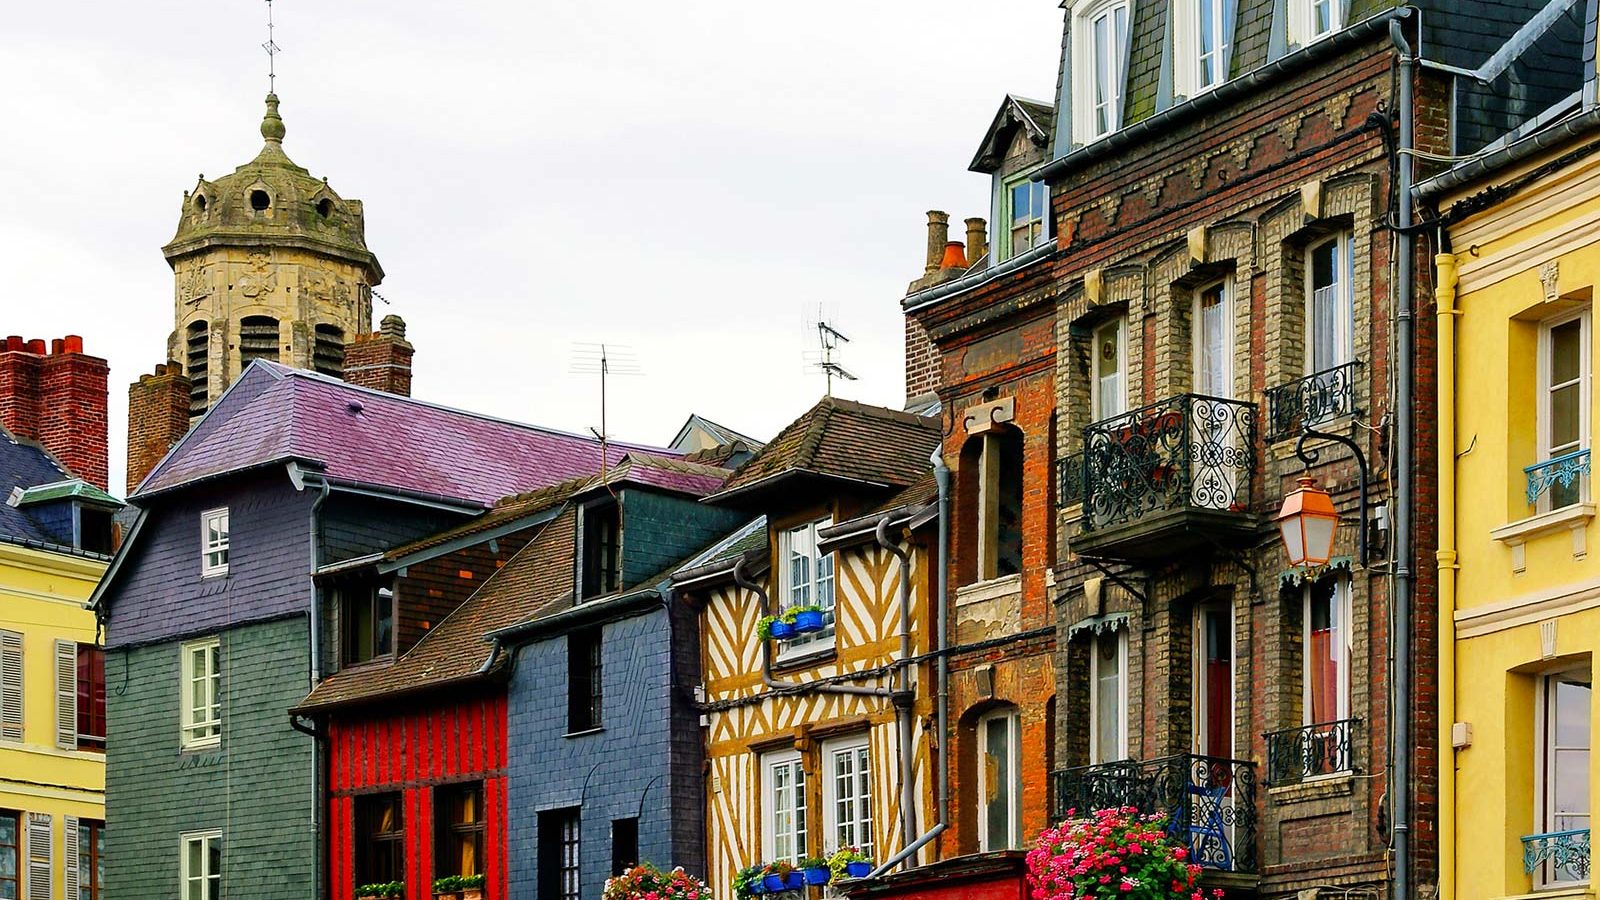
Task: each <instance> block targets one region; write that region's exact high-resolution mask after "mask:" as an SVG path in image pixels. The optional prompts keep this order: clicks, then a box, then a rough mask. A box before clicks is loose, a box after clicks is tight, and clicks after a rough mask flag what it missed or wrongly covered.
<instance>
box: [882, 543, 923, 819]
mask: <svg viewBox="0 0 1600 900" xmlns="http://www.w3.org/2000/svg"><path fill="white" fill-rule="evenodd" d="M891 518H893V517H892V516H887V515H886V516H884V517H883V518H881V519H879V520H878V527H877V528H875V529H873V532H872V535H873V537H874V538H876V539H877V541H878V546H880V547H882V548H883V549H885V550H888V551H889V552H890V553H893V554H894V555H895V558H897V559H899V560H900V667H899V671H898V672H897V673H896V674H895V691H896V694H897V696H896V697H895V700H894V717H895V724H897V725H898V726H899V728H900V846H902V847H909V846H911V844H912V842H913V840H914V838H913V837H912V836H913V835H915V834H916V833H917V804H916V802H915V801H916V796H915V795H916V778H915V776H914V775H913V771H914V770H913V768H912V762H913V760H912V758H911V746H912V745H911V714H912V709H911V704H912V697H911V664H910V662H909V660H910V659H911V554H910V553H907V552H906V551H905V550H904V549H903V548H902V547H901V546H900V544H899V543H898V542H896V541H894V540H891V539H890V538H889V520H890V519H891Z"/></svg>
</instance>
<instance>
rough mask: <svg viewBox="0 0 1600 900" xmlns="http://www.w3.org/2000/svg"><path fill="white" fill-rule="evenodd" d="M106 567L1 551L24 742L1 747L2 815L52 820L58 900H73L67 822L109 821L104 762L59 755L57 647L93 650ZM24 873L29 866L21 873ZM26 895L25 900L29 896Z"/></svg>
mask: <svg viewBox="0 0 1600 900" xmlns="http://www.w3.org/2000/svg"><path fill="white" fill-rule="evenodd" d="M105 568H106V564H105V563H104V562H102V561H98V560H92V559H85V558H82V557H77V556H72V555H68V554H62V553H52V552H46V551H42V550H35V549H30V548H25V547H19V546H15V545H11V544H5V543H0V629H5V630H7V631H17V632H20V633H21V634H22V635H23V646H22V664H23V712H22V715H23V722H22V727H23V741H22V743H21V744H20V745H18V744H15V743H10V742H4V741H0V809H7V810H15V811H20V812H22V813H24V816H23V824H24V827H26V822H27V816H26V814H27V813H30V812H42V813H47V814H49V815H50V816H51V817H52V821H51V832H52V838H53V850H52V853H51V859H52V865H53V869H54V872H53V876H52V879H51V880H52V882H53V884H54V889H53V893H52V896H53V897H55V898H56V900H76V898H67V897H66V894H65V879H64V877H63V871H64V870H63V866H65V865H74V866H75V865H76V864H77V861H76V860H72V861H70V862H69V861H68V860H67V859H66V848H65V832H64V829H65V824H66V820H65V817H66V816H76V817H78V818H83V819H98V820H102V821H103V820H104V819H105V754H103V753H96V752H86V751H77V750H61V749H58V748H57V747H56V733H55V714H56V700H55V664H54V660H55V642H56V640H58V639H60V640H69V641H74V642H78V643H86V644H92V643H94V642H95V621H94V614H93V613H91V612H90V611H89V610H88V609H86V608H85V607H84V602H85V601H86V600H87V599H88V598H89V594H90V592H91V591H93V590H94V586H95V583H96V582H97V581H98V580H99V579H100V575H101V574H102V573H103V572H104V571H105ZM23 869H24V871H25V870H26V860H24V865H23ZM27 895H28V894H27V892H26V888H25V887H24V889H23V896H27Z"/></svg>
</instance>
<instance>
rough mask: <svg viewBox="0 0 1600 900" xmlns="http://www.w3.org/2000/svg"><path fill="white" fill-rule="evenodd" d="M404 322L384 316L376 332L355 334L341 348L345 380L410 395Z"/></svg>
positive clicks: (409, 347) (408, 358)
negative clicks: (353, 337) (342, 349)
mask: <svg viewBox="0 0 1600 900" xmlns="http://www.w3.org/2000/svg"><path fill="white" fill-rule="evenodd" d="M413 352H414V350H413V348H412V346H411V344H409V343H408V342H407V341H406V322H405V320H404V319H402V318H400V317H399V316H395V315H389V316H384V317H383V321H382V322H380V323H379V325H378V331H377V333H375V334H358V335H356V336H355V339H354V340H353V341H351V342H350V343H349V344H346V345H345V348H344V380H345V381H348V382H350V383H351V384H355V385H360V386H361V387H367V388H374V389H376V390H380V391H387V392H389V393H391V394H399V395H401V396H402V397H409V396H411V355H412V353H413Z"/></svg>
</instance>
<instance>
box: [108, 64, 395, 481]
mask: <svg viewBox="0 0 1600 900" xmlns="http://www.w3.org/2000/svg"><path fill="white" fill-rule="evenodd" d="M284 134H285V128H284V124H283V119H282V118H281V117H280V116H279V114H278V96H277V94H268V95H267V112H266V116H265V117H264V118H263V119H262V121H261V137H262V138H263V139H264V141H265V142H264V143H263V145H262V147H261V152H260V153H258V154H257V155H256V158H255V159H253V160H251V161H250V162H248V163H245V164H244V165H242V166H240V167H238V168H237V169H235V170H234V171H233V172H232V173H231V174H228V175H224V176H222V177H221V178H218V179H216V180H215V181H207V180H206V179H205V177H204V176H201V178H200V180H199V182H198V183H197V184H196V185H195V187H194V189H193V190H191V191H188V192H186V193H185V194H184V198H183V209H182V211H181V213H180V215H179V219H178V232H177V234H176V235H175V236H174V237H173V238H172V241H171V242H170V243H168V244H167V245H166V246H165V247H163V248H162V253H163V254H164V255H165V256H166V258H167V263H168V264H169V265H171V266H172V272H173V281H174V285H175V290H174V299H173V307H174V315H173V330H172V334H171V336H170V337H168V338H167V360H168V362H167V363H166V364H165V365H163V366H157V367H156V371H155V374H153V375H145V376H142V377H141V378H140V380H139V381H138V382H137V383H135V384H134V385H133V386H132V387H131V388H130V390H129V404H128V490H129V492H130V493H131V492H132V491H133V489H134V488H135V487H136V486H137V485H138V483H139V482H140V481H141V480H143V478H144V476H145V475H146V474H147V473H148V472H149V471H150V469H151V468H153V467H154V466H155V464H156V463H157V462H159V461H160V459H161V457H162V456H163V455H164V454H165V453H166V451H167V450H168V449H169V448H170V447H171V446H172V444H173V443H175V442H176V441H177V440H178V439H179V438H181V437H182V436H183V434H184V433H185V432H186V431H187V430H188V427H189V425H190V424H191V423H192V422H194V421H198V419H199V417H200V416H201V415H203V414H204V413H205V411H206V410H207V409H209V408H210V407H211V404H212V403H214V402H216V400H217V398H219V397H221V396H222V393H223V392H224V391H226V390H227V389H228V386H229V385H231V384H233V382H234V380H235V379H237V378H238V377H239V374H240V373H241V372H243V371H244V369H245V367H246V366H248V365H249V364H250V362H251V361H252V360H256V359H268V360H272V361H275V362H281V363H283V364H285V365H289V366H294V367H297V368H302V369H314V370H316V371H318V372H321V373H323V374H325V375H330V376H332V377H335V378H342V379H344V380H346V381H349V382H351V383H354V384H361V385H364V386H367V387H373V388H377V389H379V390H387V391H393V392H396V393H403V394H409V393H410V388H411V355H412V348H411V345H410V344H409V343H407V342H406V340H405V323H404V322H403V321H401V320H400V318H399V317H398V316H388V317H386V318H385V319H384V321H383V327H382V329H381V330H379V331H378V332H376V333H374V332H373V329H372V288H373V287H374V286H376V285H377V284H379V283H381V282H382V281H383V267H382V266H380V265H379V264H378V258H377V257H376V256H374V255H373V253H372V251H371V250H368V249H367V242H366V223H365V220H364V217H363V211H362V206H361V201H359V200H347V199H345V198H343V197H340V196H339V195H338V194H337V193H335V192H334V190H333V188H332V187H330V186H329V185H328V181H327V179H326V178H323V179H318V178H314V177H312V175H311V173H310V172H308V171H306V170H305V169H303V168H301V167H300V166H298V165H295V163H294V162H293V161H292V160H290V159H289V157H288V156H287V155H286V154H285V153H284V152H283V138H284Z"/></svg>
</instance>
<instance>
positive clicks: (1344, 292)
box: [1304, 231, 1356, 375]
mask: <svg viewBox="0 0 1600 900" xmlns="http://www.w3.org/2000/svg"><path fill="white" fill-rule="evenodd" d="M1330 244H1331V245H1333V248H1334V259H1333V277H1334V284H1333V286H1334V289H1335V291H1336V292H1337V294H1338V299H1339V310H1340V314H1339V315H1338V316H1337V319H1338V322H1337V325H1336V327H1337V328H1338V329H1339V330H1338V331H1337V332H1335V333H1334V335H1333V336H1332V338H1331V340H1332V341H1333V343H1334V350H1335V353H1334V354H1333V356H1334V358H1335V360H1336V362H1334V364H1333V365H1332V366H1329V367H1325V368H1324V369H1318V368H1316V359H1317V354H1316V350H1315V348H1316V346H1317V344H1319V343H1321V342H1322V341H1324V340H1329V338H1327V337H1324V336H1323V335H1320V334H1318V333H1317V317H1316V315H1315V310H1316V303H1315V301H1316V281H1315V272H1314V268H1313V266H1312V265H1311V257H1312V255H1313V254H1315V253H1316V252H1317V251H1318V250H1321V249H1322V248H1323V247H1326V246H1328V245H1330ZM1354 248H1355V243H1354V241H1353V240H1352V238H1351V236H1350V233H1349V232H1347V231H1345V232H1340V233H1339V234H1335V235H1330V236H1328V237H1326V238H1323V239H1322V240H1318V241H1312V242H1311V243H1310V244H1307V245H1306V252H1305V313H1304V315H1305V323H1306V342H1305V373H1306V374H1307V375H1312V374H1315V373H1317V372H1320V371H1326V369H1327V368H1337V367H1339V366H1342V365H1344V364H1346V363H1348V362H1351V361H1352V360H1354V359H1355V358H1356V346H1355V324H1356V300H1355V265H1354V260H1355V253H1354V252H1353V251H1354Z"/></svg>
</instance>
